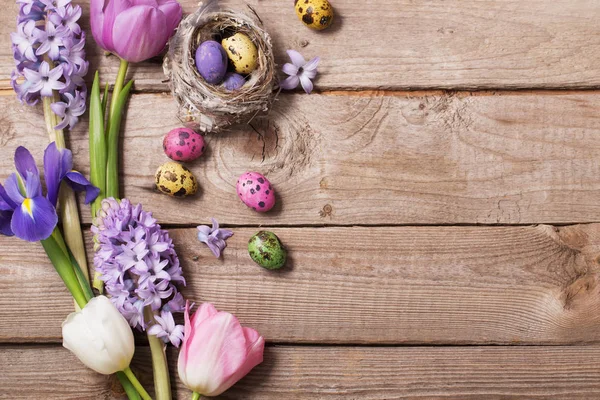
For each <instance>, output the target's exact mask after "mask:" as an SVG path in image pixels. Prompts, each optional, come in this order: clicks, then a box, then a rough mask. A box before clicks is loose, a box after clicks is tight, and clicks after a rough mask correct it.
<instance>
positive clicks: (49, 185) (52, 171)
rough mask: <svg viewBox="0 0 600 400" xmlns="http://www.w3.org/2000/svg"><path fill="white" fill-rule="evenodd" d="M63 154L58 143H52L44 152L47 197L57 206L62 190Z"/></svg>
mask: <svg viewBox="0 0 600 400" xmlns="http://www.w3.org/2000/svg"><path fill="white" fill-rule="evenodd" d="M61 174H62V172H61V154H60V151H59V150H58V148H57V147H56V143H55V142H52V143H50V145H49V146H48V147H46V151H44V179H45V180H46V190H47V191H48V193H47V195H46V197H47V198H48V200H49V201H50V203H52V204H54V205H55V206H56V203H57V202H58V191H59V190H60V176H61Z"/></svg>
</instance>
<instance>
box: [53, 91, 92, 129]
mask: <svg viewBox="0 0 600 400" xmlns="http://www.w3.org/2000/svg"><path fill="white" fill-rule="evenodd" d="M64 97H65V98H66V100H67V101H66V102H63V101H59V102H57V103H52V104H51V105H50V108H52V111H53V112H54V114H56V115H58V116H59V117H61V118H62V121H61V122H60V124H58V125H57V126H56V129H64V128H66V127H67V126H75V124H77V121H79V117H81V116H82V115H83V113H84V112H85V97H83V96H81V95H77V96H73V95H72V94H71V93H65V95H64Z"/></svg>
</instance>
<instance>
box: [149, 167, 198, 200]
mask: <svg viewBox="0 0 600 400" xmlns="http://www.w3.org/2000/svg"><path fill="white" fill-rule="evenodd" d="M156 187H157V188H158V190H160V191H161V192H162V193H164V194H168V195H169V196H174V197H185V196H190V195H193V194H194V193H196V192H197V191H198V182H197V181H196V178H195V177H194V175H193V174H192V171H190V170H189V169H187V168H186V167H184V166H183V165H181V164H179V163H176V162H167V163H164V164H163V165H161V166H160V167H158V169H157V170H156Z"/></svg>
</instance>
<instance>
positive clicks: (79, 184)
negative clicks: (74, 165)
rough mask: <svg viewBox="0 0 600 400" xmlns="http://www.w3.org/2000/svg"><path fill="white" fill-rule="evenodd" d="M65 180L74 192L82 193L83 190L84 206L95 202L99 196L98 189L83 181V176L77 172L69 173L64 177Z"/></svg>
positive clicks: (85, 180)
mask: <svg viewBox="0 0 600 400" xmlns="http://www.w3.org/2000/svg"><path fill="white" fill-rule="evenodd" d="M65 180H66V181H67V183H68V184H69V186H71V187H72V188H73V190H75V191H76V192H82V191H84V190H85V204H89V203H91V202H92V201H94V200H96V197H98V195H99V194H100V189H98V188H97V187H96V186H94V185H92V184H91V183H90V181H88V180H87V179H85V176H83V175H82V174H80V173H79V172H77V171H71V172H69V173H67V174H66V175H65Z"/></svg>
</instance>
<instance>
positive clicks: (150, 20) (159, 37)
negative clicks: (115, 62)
mask: <svg viewBox="0 0 600 400" xmlns="http://www.w3.org/2000/svg"><path fill="white" fill-rule="evenodd" d="M170 33H171V32H168V31H167V18H166V17H165V15H164V14H163V13H162V12H160V11H159V10H158V9H156V8H154V7H150V6H145V5H140V6H135V7H131V8H129V9H127V10H125V11H123V12H121V13H120V14H119V15H117V17H116V18H115V24H114V27H113V37H118V38H119V40H118V41H116V42H115V43H114V46H115V52H116V53H117V54H118V55H119V57H121V58H123V59H125V60H127V61H129V62H133V63H136V62H141V61H144V60H147V59H149V58H152V57H154V56H157V55H158V54H160V52H161V51H162V50H163V49H164V48H165V45H166V44H167V40H168V39H169V36H170Z"/></svg>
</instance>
